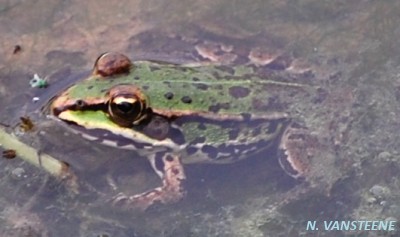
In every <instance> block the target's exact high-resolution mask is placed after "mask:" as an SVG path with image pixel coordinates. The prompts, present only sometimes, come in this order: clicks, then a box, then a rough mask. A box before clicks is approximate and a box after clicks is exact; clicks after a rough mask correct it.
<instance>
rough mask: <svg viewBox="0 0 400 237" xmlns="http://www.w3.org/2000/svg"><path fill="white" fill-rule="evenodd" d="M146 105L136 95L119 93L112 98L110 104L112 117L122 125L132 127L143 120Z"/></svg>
mask: <svg viewBox="0 0 400 237" xmlns="http://www.w3.org/2000/svg"><path fill="white" fill-rule="evenodd" d="M145 112H146V105H145V104H144V103H143V102H142V101H141V100H139V99H138V98H136V97H135V96H134V95H119V96H116V97H114V98H111V100H110V101H109V104H108V113H109V115H110V118H111V119H112V120H113V121H114V122H115V123H117V124H118V125H120V126H123V127H132V126H133V125H134V124H137V123H138V122H139V121H141V120H142V119H143V118H144V116H145Z"/></svg>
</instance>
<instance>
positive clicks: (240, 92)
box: [229, 86, 250, 98]
mask: <svg viewBox="0 0 400 237" xmlns="http://www.w3.org/2000/svg"><path fill="white" fill-rule="evenodd" d="M229 94H230V95H231V96H232V97H234V98H243V97H246V96H248V95H249V94H250V89H249V88H246V87H242V86H232V87H230V88H229Z"/></svg>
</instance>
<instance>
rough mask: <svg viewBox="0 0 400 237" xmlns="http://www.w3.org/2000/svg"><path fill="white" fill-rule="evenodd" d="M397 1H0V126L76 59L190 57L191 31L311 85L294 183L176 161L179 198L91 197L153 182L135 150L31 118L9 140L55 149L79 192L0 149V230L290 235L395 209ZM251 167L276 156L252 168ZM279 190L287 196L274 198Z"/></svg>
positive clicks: (71, 71)
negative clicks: (306, 154)
mask: <svg viewBox="0 0 400 237" xmlns="http://www.w3.org/2000/svg"><path fill="white" fill-rule="evenodd" d="M399 8H400V4H399V3H398V2H397V1H375V2H371V1H361V2H360V1H358V2H357V3H355V2H354V3H353V2H351V1H335V2H333V1H313V0H297V1H295V0H287V1H272V0H270V1H264V0H255V1H251V3H249V2H248V1H237V0H235V1H221V0H220V1H207V0H201V1H186V2H185V4H182V1H174V0H173V1H168V3H167V2H162V1H153V0H151V1H128V0H126V1H118V2H115V1H102V2H101V3H100V2H99V1H86V2H78V1H56V0H54V1H49V0H38V1H3V2H2V3H0V9H1V11H0V32H1V35H2V40H1V42H0V53H1V54H2V55H3V56H2V57H0V97H1V99H0V108H1V109H0V110H1V112H0V122H2V124H3V123H9V124H12V125H13V124H14V121H18V119H19V117H20V116H25V115H26V114H25V111H26V108H27V103H28V102H30V101H31V99H32V97H33V95H40V94H45V95H44V97H49V95H51V94H55V93H57V91H58V90H59V87H57V86H56V85H57V83H58V82H60V81H63V80H66V78H67V77H69V76H71V77H74V75H76V74H77V73H78V72H82V71H84V70H90V69H91V67H92V62H93V61H94V59H95V58H96V57H97V56H98V55H99V54H101V53H102V52H105V51H120V52H125V53H127V54H130V56H131V58H136V59H140V58H147V59H149V58H150V59H155V60H157V59H158V60H163V61H172V62H187V61H190V62H193V61H198V60H202V59H204V55H201V54H199V50H198V49H199V48H200V47H199V43H204V42H208V45H210V42H212V43H216V42H220V43H222V44H226V45H225V46H226V47H225V48H218V49H219V51H217V52H216V53H215V55H216V56H221V53H224V54H228V53H233V52H231V48H230V47H228V46H232V45H233V46H234V47H233V48H235V49H239V50H238V51H239V52H238V54H239V55H242V56H243V55H245V56H246V55H248V51H249V49H250V50H251V49H252V48H262V49H264V50H266V51H268V52H281V53H282V55H285V56H286V55H289V56H290V57H291V58H293V59H296V60H297V61H306V62H307V65H311V68H312V70H313V72H314V74H313V75H311V76H310V77H309V78H308V80H312V81H310V83H309V84H312V85H315V87H316V88H315V91H308V93H309V94H310V98H309V99H307V100H306V99H305V101H300V102H299V103H297V104H296V107H295V108H290V109H291V113H292V114H293V116H295V117H296V118H298V119H299V120H301V121H302V122H303V123H304V124H306V125H307V127H308V128H309V129H310V130H311V131H312V133H313V134H314V135H315V136H316V137H317V138H318V145H319V150H318V149H317V151H316V154H317V155H316V157H317V158H318V159H314V160H313V165H312V169H311V172H310V177H309V178H308V179H307V180H306V181H295V180H293V179H291V178H290V177H287V176H285V174H283V172H282V171H281V170H280V169H279V167H278V166H277V162H276V161H274V160H272V161H265V160H264V159H263V157H255V159H249V160H248V161H245V162H243V163H239V164H232V165H227V166H217V167H215V166H212V165H211V166H204V165H203V166H202V165H192V166H188V167H187V170H186V173H187V175H188V178H189V180H190V181H188V191H189V193H190V194H189V195H188V197H187V198H186V199H185V200H184V201H182V202H180V203H177V204H173V205H170V206H155V207H153V208H151V209H150V210H149V211H148V212H146V213H138V212H134V211H124V210H119V209H117V208H112V207H111V206H109V205H103V204H104V203H107V202H106V201H107V200H106V197H108V196H107V195H110V193H113V192H116V190H113V186H112V185H111V184H113V183H117V184H118V185H119V186H121V187H119V188H122V189H124V188H125V190H124V191H129V190H132V192H134V190H139V189H143V188H144V187H149V186H152V185H157V181H158V180H157V177H155V176H154V175H153V174H152V171H151V167H150V166H149V164H147V162H146V160H145V159H132V156H133V157H136V155H134V154H132V153H131V152H126V151H124V152H121V151H118V150H117V149H108V148H104V147H103V146H97V145H93V144H92V143H90V142H89V141H86V140H84V139H81V138H77V137H75V136H74V135H72V134H64V131H65V130H62V129H59V128H58V130H54V129H52V128H50V129H47V128H46V127H44V128H41V127H40V126H39V127H40V129H43V131H45V132H46V133H45V135H43V133H37V134H36V133H35V134H28V135H26V136H25V137H23V138H24V139H25V140H29V141H31V142H32V143H33V145H34V146H35V147H38V148H40V150H43V151H45V152H48V153H51V154H52V155H54V156H56V157H60V159H63V160H67V161H68V162H69V163H70V164H71V167H72V169H73V170H74V172H76V173H77V174H78V176H80V181H79V182H80V185H81V193H80V194H74V193H71V192H70V191H69V190H68V189H67V188H66V187H65V185H63V182H62V181H60V180H57V179H54V178H52V177H48V176H47V175H46V174H44V173H43V172H41V171H39V170H37V169H36V168H34V167H31V166H29V165H28V164H24V163H22V162H21V161H20V160H18V159H13V160H6V159H2V160H0V162H1V167H2V170H1V171H0V178H1V179H0V190H2V191H1V193H3V194H4V195H2V196H1V197H0V207H3V208H0V212H1V214H0V216H1V218H0V223H1V224H0V235H1V236H299V235H300V233H303V234H304V233H305V232H304V231H305V227H304V223H305V222H306V221H308V220H326V219H332V220H333V219H346V220H348V219H355V220H360V219H367V220H385V219H394V220H399V219H400V212H399V211H398V210H399V209H400V206H399V204H398V198H399V196H400V194H399V185H398V183H399V180H398V178H397V177H398V172H399V168H400V167H399V165H398V164H399V158H398V157H399V156H398V154H399V152H398V149H397V147H399V144H397V143H398V141H400V139H399V137H398V134H397V133H394V132H393V131H397V130H398V126H399V125H398V122H397V120H398V114H399V111H398V107H399V106H398V101H399V94H400V93H399V88H400V80H399V76H398V75H399V74H398V71H399V63H398V62H399V55H400V54H399V51H400V50H399V49H400V46H399V44H398V38H399V36H400V27H399V26H398V25H399V24H398V23H399V22H400V19H399V16H398V12H399V10H400V9H399ZM221 41H222V42H221ZM17 45H18V46H20V47H21V50H20V52H19V53H17V54H15V53H13V52H14V49H15V47H16V46H17ZM203 45H204V44H203ZM196 50H197V51H196ZM232 51H233V50H232ZM201 52H204V51H201ZM235 53H236V52H235ZM215 55H214V56H215ZM300 59H302V60H300ZM297 61H296V62H297ZM227 62H229V61H227ZM237 62H239V63H240V62H242V63H248V62H244V61H237ZM237 62H235V63H237ZM60 72H62V73H60ZM64 72H68V73H64ZM35 73H38V74H39V76H42V77H45V76H50V77H49V79H48V80H49V83H50V87H49V88H48V89H46V91H45V92H43V91H40V90H36V91H35V90H33V89H31V88H30V87H29V84H28V82H29V79H30V78H31V77H32V75H33V74H35ZM279 75H281V74H279ZM288 75H289V74H282V75H281V76H282V77H285V76H288ZM64 83H65V82H64ZM44 97H43V98H44ZM40 103H45V101H40ZM38 107H40V106H38ZM41 119H43V120H45V118H43V117H42V118H41ZM35 122H36V123H37V124H38V125H39V124H40V123H39V122H42V121H41V120H40V121H35ZM53 130H54V131H53ZM61 134H62V135H61ZM28 136H31V137H32V138H30V139H29V137H28ZM60 138H61V139H60ZM60 151H61V152H60ZM115 156H117V158H115V159H111V158H110V157H115ZM270 156H271V157H274V154H271V155H270ZM123 157H124V158H125V159H123ZM265 165H267V166H272V167H274V165H276V168H269V169H267V170H268V171H269V172H264V171H265V169H264V168H263V167H264V166H265ZM110 177H111V179H110ZM277 177H278V178H277ZM112 179H115V180H114V181H112ZM377 190H378V191H377ZM379 190H384V191H382V192H380V191H379ZM288 196H291V197H295V198H293V200H292V199H290V198H288V201H287V203H285V204H282V208H277V206H276V204H277V203H279V201H282V199H284V198H287V197H288ZM307 234H308V233H306V235H307ZM335 234H338V235H339V236H344V235H345V234H349V233H341V232H338V233H335ZM357 234H358V235H359V236H361V235H362V234H364V235H363V236H372V235H373V234H376V233H371V232H368V233H361V232H357V233H354V235H357ZM379 234H382V235H383V234H385V233H379ZM386 234H388V233H386ZM389 234H394V233H389ZM318 235H319V236H332V235H331V233H330V232H323V231H320V232H318ZM338 235H335V236H338Z"/></svg>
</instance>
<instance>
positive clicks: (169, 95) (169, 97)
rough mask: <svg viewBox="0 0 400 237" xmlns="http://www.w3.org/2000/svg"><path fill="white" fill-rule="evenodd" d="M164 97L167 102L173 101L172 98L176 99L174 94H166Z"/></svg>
mask: <svg viewBox="0 0 400 237" xmlns="http://www.w3.org/2000/svg"><path fill="white" fill-rule="evenodd" d="M164 97H165V98H166V99H167V100H172V98H174V93H172V92H167V93H165V94H164Z"/></svg>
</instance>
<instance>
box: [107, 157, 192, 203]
mask: <svg viewBox="0 0 400 237" xmlns="http://www.w3.org/2000/svg"><path fill="white" fill-rule="evenodd" d="M149 160H150V162H151V165H152V166H153V169H154V170H155V172H156V173H157V174H158V176H160V178H161V179H162V186H160V187H157V188H154V189H152V190H149V191H147V192H144V193H141V194H137V195H133V196H126V195H125V194H123V193H120V194H118V195H117V196H116V197H115V198H114V200H113V203H114V204H126V205H128V206H130V207H134V208H139V209H141V210H145V209H147V208H148V207H149V206H151V205H153V204H155V203H157V202H159V203H163V204H167V203H174V202H177V201H179V200H181V199H182V198H183V197H184V196H185V194H186V191H185V190H184V188H183V182H184V180H185V179H186V176H185V172H184V169H183V166H182V164H181V161H180V157H179V156H178V155H175V154H171V153H166V152H159V153H156V154H154V155H151V156H150V157H149Z"/></svg>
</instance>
